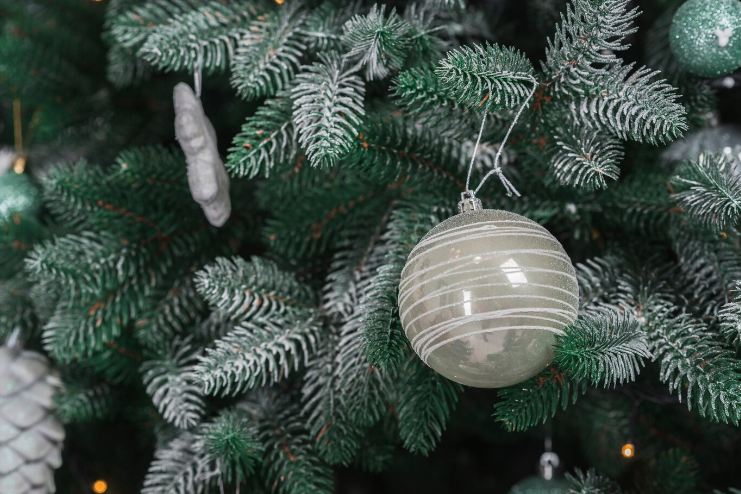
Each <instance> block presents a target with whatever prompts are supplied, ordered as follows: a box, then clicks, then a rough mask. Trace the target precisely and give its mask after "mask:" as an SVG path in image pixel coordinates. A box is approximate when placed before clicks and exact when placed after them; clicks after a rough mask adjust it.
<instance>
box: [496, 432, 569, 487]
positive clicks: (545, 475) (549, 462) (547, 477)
mask: <svg viewBox="0 0 741 494" xmlns="http://www.w3.org/2000/svg"><path fill="white" fill-rule="evenodd" d="M549 427H550V424H549ZM551 443H552V441H551V438H550V436H548V437H546V440H545V444H546V451H545V452H544V453H543V454H542V455H540V462H539V465H538V475H534V476H532V477H528V478H526V479H525V480H523V481H521V482H518V483H517V484H516V485H514V486H512V488H511V489H510V491H509V494H567V493H568V492H570V487H569V483H568V482H567V481H565V480H563V479H557V478H555V474H556V470H557V469H558V468H559V465H560V463H561V460H560V458H559V457H558V455H557V454H556V453H554V452H552V451H551V450H550V447H551Z"/></svg>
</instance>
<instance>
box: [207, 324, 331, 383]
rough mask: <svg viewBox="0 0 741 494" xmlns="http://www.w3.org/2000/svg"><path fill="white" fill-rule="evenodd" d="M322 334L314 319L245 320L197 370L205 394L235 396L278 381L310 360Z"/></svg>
mask: <svg viewBox="0 0 741 494" xmlns="http://www.w3.org/2000/svg"><path fill="white" fill-rule="evenodd" d="M321 333H322V327H321V326H320V325H319V323H318V322H317V321H316V320H313V319H287V320H284V321H278V320H276V319H275V318H272V319H271V321H265V320H260V319H255V320H253V321H251V322H247V321H245V322H243V323H242V324H241V325H240V326H238V327H237V328H235V329H234V330H232V331H231V332H229V333H227V334H226V336H224V337H223V338H221V339H219V340H217V341H216V343H215V347H214V348H207V349H206V351H205V354H204V355H201V356H200V357H199V359H198V360H199V362H198V365H197V366H196V368H195V369H194V372H195V373H196V375H197V376H198V379H199V380H200V382H201V383H203V387H204V391H205V393H206V394H221V395H227V394H232V395H236V394H237V393H239V392H240V391H243V390H245V389H253V388H255V387H258V386H265V385H267V384H272V383H276V382H279V381H281V380H282V379H285V378H286V377H287V376H288V375H289V374H290V373H291V371H293V372H296V371H298V369H299V367H300V366H301V365H305V364H306V362H308V360H309V355H310V354H311V353H313V352H314V350H315V349H316V347H317V345H318V344H319V342H320V338H321Z"/></svg>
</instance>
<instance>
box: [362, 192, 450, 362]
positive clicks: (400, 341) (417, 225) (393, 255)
mask: <svg viewBox="0 0 741 494" xmlns="http://www.w3.org/2000/svg"><path fill="white" fill-rule="evenodd" d="M440 203H441V201H440V197H438V196H437V195H435V194H434V193H432V194H427V195H424V196H417V197H415V198H412V199H407V200H402V201H400V202H399V203H398V204H397V205H396V208H395V209H394V211H393V212H392V213H391V219H390V221H389V226H388V231H387V232H386V233H385V234H384V236H383V241H384V243H386V244H388V245H389V249H388V254H386V263H385V264H384V265H383V266H381V267H379V268H378V270H377V274H376V276H374V277H373V280H372V281H371V282H370V286H369V287H368V290H367V293H366V295H365V297H363V299H362V300H361V304H362V307H361V309H360V312H361V313H362V314H363V316H362V317H363V319H362V335H363V347H364V349H365V353H366V354H367V356H368V360H369V361H370V362H371V363H372V364H373V365H374V366H376V367H378V368H380V369H383V370H384V371H391V370H394V369H396V368H397V367H398V366H400V365H401V364H402V362H403V359H405V358H406V357H407V355H408V354H409V353H408V348H409V340H407V337H406V335H405V334H404V330H403V329H402V327H401V321H400V320H399V308H398V303H397V302H398V300H397V298H398V290H399V282H400V280H401V271H402V269H403V268H404V264H406V258H407V257H408V255H409V252H410V251H411V250H412V248H413V247H414V246H415V245H416V244H417V242H419V240H420V239H421V238H422V237H423V236H424V235H425V234H426V233H427V232H428V231H429V230H431V229H432V228H433V227H434V226H435V225H437V224H438V223H439V222H440V221H442V220H443V219H444V218H445V217H447V216H448V213H451V211H449V210H445V209H443V208H441V207H440V206H439V204H440Z"/></svg>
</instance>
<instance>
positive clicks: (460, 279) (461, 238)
mask: <svg viewBox="0 0 741 494" xmlns="http://www.w3.org/2000/svg"><path fill="white" fill-rule="evenodd" d="M461 204H462V205H463V203H461ZM464 206H466V205H464ZM462 210H464V212H462V213H460V214H458V215H456V216H454V217H452V218H449V219H447V220H445V221H443V222H442V223H440V224H439V225H437V226H436V227H435V228H433V229H432V230H430V232H429V233H427V235H425V236H424V237H423V238H422V240H420V241H419V243H418V244H417V245H416V246H415V247H414V249H412V252H411V253H410V254H409V259H408V260H407V263H406V266H405V267H404V270H403V271H402V275H401V283H400V285H399V314H400V317H401V322H402V325H403V327H404V330H405V332H406V335H407V337H408V338H409V340H410V342H411V344H412V347H413V348H414V351H415V352H417V354H418V355H419V356H420V358H421V359H422V360H423V361H424V362H425V363H427V364H428V365H429V366H430V367H432V368H433V369H434V370H435V371H437V372H438V373H440V374H441V375H443V376H445V377H447V378H448V379H451V380H453V381H456V382H458V383H461V384H465V385H467V386H473V387H479V388H499V387H504V386H510V385H512V384H516V383H518V382H522V381H524V380H525V379H527V378H529V377H532V376H534V375H535V374H537V373H538V372H540V371H541V370H543V369H544V368H545V367H547V366H548V364H549V363H550V362H551V360H552V359H553V345H554V343H555V342H556V336H557V335H562V334H564V330H565V329H566V328H567V327H568V326H569V325H571V324H572V323H573V322H574V321H575V320H576V314H577V309H578V305H579V288H578V285H577V281H576V274H575V272H574V267H573V266H572V264H571V259H570V258H569V256H568V255H567V254H566V252H565V251H564V249H563V247H562V246H561V244H560V243H559V242H558V240H556V238H555V237H554V236H553V235H551V233H550V232H548V230H546V229H545V228H543V227H542V226H541V225H539V224H537V223H535V222H534V221H531V220H529V219H527V218H525V217H524V216H520V215H518V214H514V213H511V212H508V211H496V210H484V209H481V205H480V202H478V200H476V199H474V202H471V203H469V204H468V205H467V206H466V207H462Z"/></svg>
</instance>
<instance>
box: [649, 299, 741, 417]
mask: <svg viewBox="0 0 741 494" xmlns="http://www.w3.org/2000/svg"><path fill="white" fill-rule="evenodd" d="M674 312H675V310H674V309H673V308H672V307H671V306H668V307H667V306H662V305H659V306H657V307H654V308H653V309H652V310H651V312H650V313H649V314H648V315H647V317H646V319H647V325H648V330H647V334H648V340H649V344H650V349H651V352H652V353H653V354H654V355H655V356H656V358H657V359H658V360H659V361H660V363H661V373H660V379H661V381H662V382H664V383H667V384H668V385H669V391H670V392H671V391H673V390H678V392H679V393H680V395H679V398H680V400H681V399H682V394H684V393H685V392H686V401H687V407H688V408H689V409H691V408H692V407H693V406H694V407H696V408H697V410H698V411H699V412H700V415H702V416H703V417H704V416H708V417H710V418H712V419H713V420H717V421H719V422H724V423H729V422H730V423H733V424H738V423H739V419H741V407H740V406H739V403H741V363H739V361H738V360H737V359H736V358H735V355H734V354H733V352H732V351H730V350H728V349H726V348H725V347H724V346H723V344H722V343H721V342H719V341H717V340H716V339H715V338H714V335H713V334H712V333H710V332H709V331H708V330H707V328H706V327H705V325H703V324H701V323H699V322H696V321H693V320H692V319H691V318H690V317H689V316H688V315H687V314H678V315H675V314H674Z"/></svg>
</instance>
